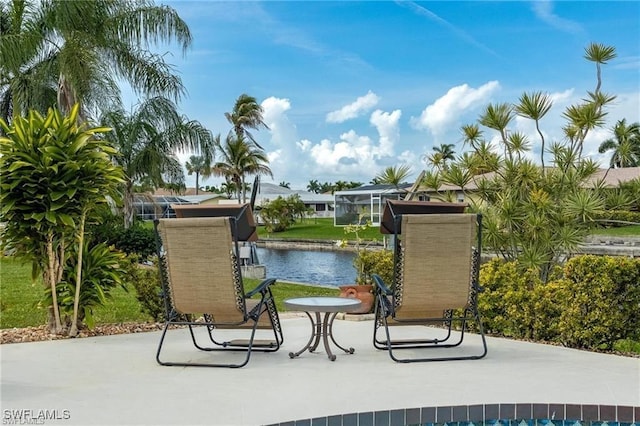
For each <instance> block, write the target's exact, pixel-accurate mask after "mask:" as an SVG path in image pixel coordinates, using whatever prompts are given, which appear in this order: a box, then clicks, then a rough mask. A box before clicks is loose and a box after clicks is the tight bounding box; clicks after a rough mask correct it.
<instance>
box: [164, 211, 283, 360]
mask: <svg viewBox="0 0 640 426" xmlns="http://www.w3.org/2000/svg"><path fill="white" fill-rule="evenodd" d="M155 227H156V231H157V232H156V235H157V237H158V253H159V258H160V259H161V260H160V269H161V272H162V274H161V275H162V281H163V291H164V294H165V306H166V310H167V314H166V317H167V319H166V321H165V326H164V330H163V332H162V337H161V338H160V343H159V345H158V351H157V354H156V360H157V361H158V363H159V364H161V365H180V366H189V365H190V366H201V367H242V366H244V365H246V364H247V363H248V362H249V358H250V357H251V353H252V351H264V352H274V351H277V350H278V349H279V348H280V345H281V344H282V342H283V340H284V338H283V334H282V329H281V325H280V320H279V317H278V312H277V310H276V306H275V303H274V300H273V295H272V293H271V288H270V286H271V285H273V284H274V283H275V279H266V280H263V281H262V282H261V283H260V284H259V285H258V286H257V287H256V288H255V289H254V290H252V291H250V292H246V293H245V291H244V287H243V282H242V276H241V271H240V265H239V256H238V242H237V240H236V239H234V237H233V235H237V234H238V233H237V229H236V228H237V224H236V218H234V217H196V218H184V219H160V220H156V221H155ZM254 296H256V297H255V298H254ZM200 316H202V319H201V320H198V321H196V320H195V318H199V317H200ZM171 325H179V326H180V325H181V326H187V328H188V330H189V333H190V334H191V340H192V342H193V344H194V346H195V347H196V348H197V349H200V350H202V351H243V352H244V357H243V358H242V359H241V360H239V361H238V362H231V363H230V362H216V361H212V362H210V363H209V362H181V361H163V360H161V352H162V350H163V343H164V340H165V337H166V334H167V329H168V328H169V326H171ZM197 327H206V330H207V335H208V337H207V338H205V340H207V341H208V342H207V344H206V345H202V344H200V343H199V342H198V339H196V332H195V329H196V328H197ZM258 328H268V329H270V330H272V331H273V337H274V338H273V340H271V339H269V340H257V339H256V338H255V337H256V330H257V329H258ZM219 329H235V330H236V331H238V332H239V333H242V334H244V335H245V337H248V338H247V339H244V340H228V341H218V340H219V339H218V338H217V336H214V334H215V333H216V332H217V331H218V330H219ZM234 334H235V333H234Z"/></svg>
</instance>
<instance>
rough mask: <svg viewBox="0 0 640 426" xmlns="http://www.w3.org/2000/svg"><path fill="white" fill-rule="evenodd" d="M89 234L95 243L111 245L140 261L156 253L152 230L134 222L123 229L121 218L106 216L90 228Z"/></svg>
mask: <svg viewBox="0 0 640 426" xmlns="http://www.w3.org/2000/svg"><path fill="white" fill-rule="evenodd" d="M90 229H91V234H92V236H93V239H94V240H95V241H97V242H104V243H106V244H108V245H112V246H114V247H115V248H117V249H118V250H120V251H122V252H124V253H126V254H136V255H138V256H139V257H140V259H141V260H142V261H145V260H147V258H149V257H150V256H153V255H155V253H156V237H155V233H154V230H153V229H152V228H147V227H145V226H143V224H142V223H140V222H135V223H134V224H133V226H132V227H131V228H129V229H125V228H124V225H123V223H122V217H120V216H115V215H108V216H105V217H104V220H103V222H102V223H100V224H99V225H93V226H91V228H90Z"/></svg>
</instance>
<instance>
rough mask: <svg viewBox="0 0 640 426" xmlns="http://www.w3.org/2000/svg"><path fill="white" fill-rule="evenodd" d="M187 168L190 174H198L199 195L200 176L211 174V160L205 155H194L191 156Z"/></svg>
mask: <svg viewBox="0 0 640 426" xmlns="http://www.w3.org/2000/svg"><path fill="white" fill-rule="evenodd" d="M185 168H186V169H187V173H188V174H189V176H191V175H192V174H194V173H195V175H196V195H198V192H199V190H200V176H202V177H205V178H206V177H209V176H211V164H210V161H207V159H206V158H205V157H204V156H201V155H192V156H191V157H190V158H189V161H187V163H186V164H185Z"/></svg>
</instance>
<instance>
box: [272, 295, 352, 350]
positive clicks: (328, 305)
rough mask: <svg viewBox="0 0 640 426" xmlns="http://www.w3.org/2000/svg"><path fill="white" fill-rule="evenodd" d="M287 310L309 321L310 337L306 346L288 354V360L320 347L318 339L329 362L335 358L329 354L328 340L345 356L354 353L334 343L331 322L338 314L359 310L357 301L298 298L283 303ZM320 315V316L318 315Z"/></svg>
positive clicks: (321, 297)
mask: <svg viewBox="0 0 640 426" xmlns="http://www.w3.org/2000/svg"><path fill="white" fill-rule="evenodd" d="M284 304H285V306H286V307H287V308H288V309H294V310H299V311H303V312H304V313H305V314H307V316H308V317H309V321H311V337H309V341H308V342H307V344H306V345H305V346H304V347H303V348H302V349H300V350H299V351H298V352H290V353H289V357H290V358H296V357H298V356H300V354H302V353H303V352H305V351H307V350H308V351H309V352H313V351H315V350H316V349H317V348H318V346H319V345H320V339H322V344H323V345H324V350H325V352H326V353H327V357H329V359H330V360H331V361H335V360H336V356H335V355H334V354H333V353H332V352H331V347H330V344H329V339H331V342H333V344H334V345H335V346H336V347H338V348H339V349H341V350H343V351H344V352H345V353H347V354H352V353H354V352H355V349H353V348H349V349H347V348H345V347H343V346H342V345H340V344H338V342H336V339H335V338H334V337H333V321H334V320H335V319H336V315H337V314H338V312H353V311H356V310H358V309H359V308H360V306H361V305H362V303H361V302H360V301H359V300H358V299H352V298H344V297H326V296H319V297H299V298H293V299H287V300H285V301H284ZM320 314H322V315H320Z"/></svg>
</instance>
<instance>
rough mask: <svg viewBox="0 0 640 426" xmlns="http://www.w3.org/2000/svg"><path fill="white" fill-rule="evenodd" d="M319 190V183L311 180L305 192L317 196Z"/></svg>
mask: <svg viewBox="0 0 640 426" xmlns="http://www.w3.org/2000/svg"><path fill="white" fill-rule="evenodd" d="M320 190H321V187H320V183H319V182H318V181H317V180H315V179H313V180H310V181H309V184H308V185H307V191H309V192H313V193H315V194H318V193H319V192H320Z"/></svg>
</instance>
